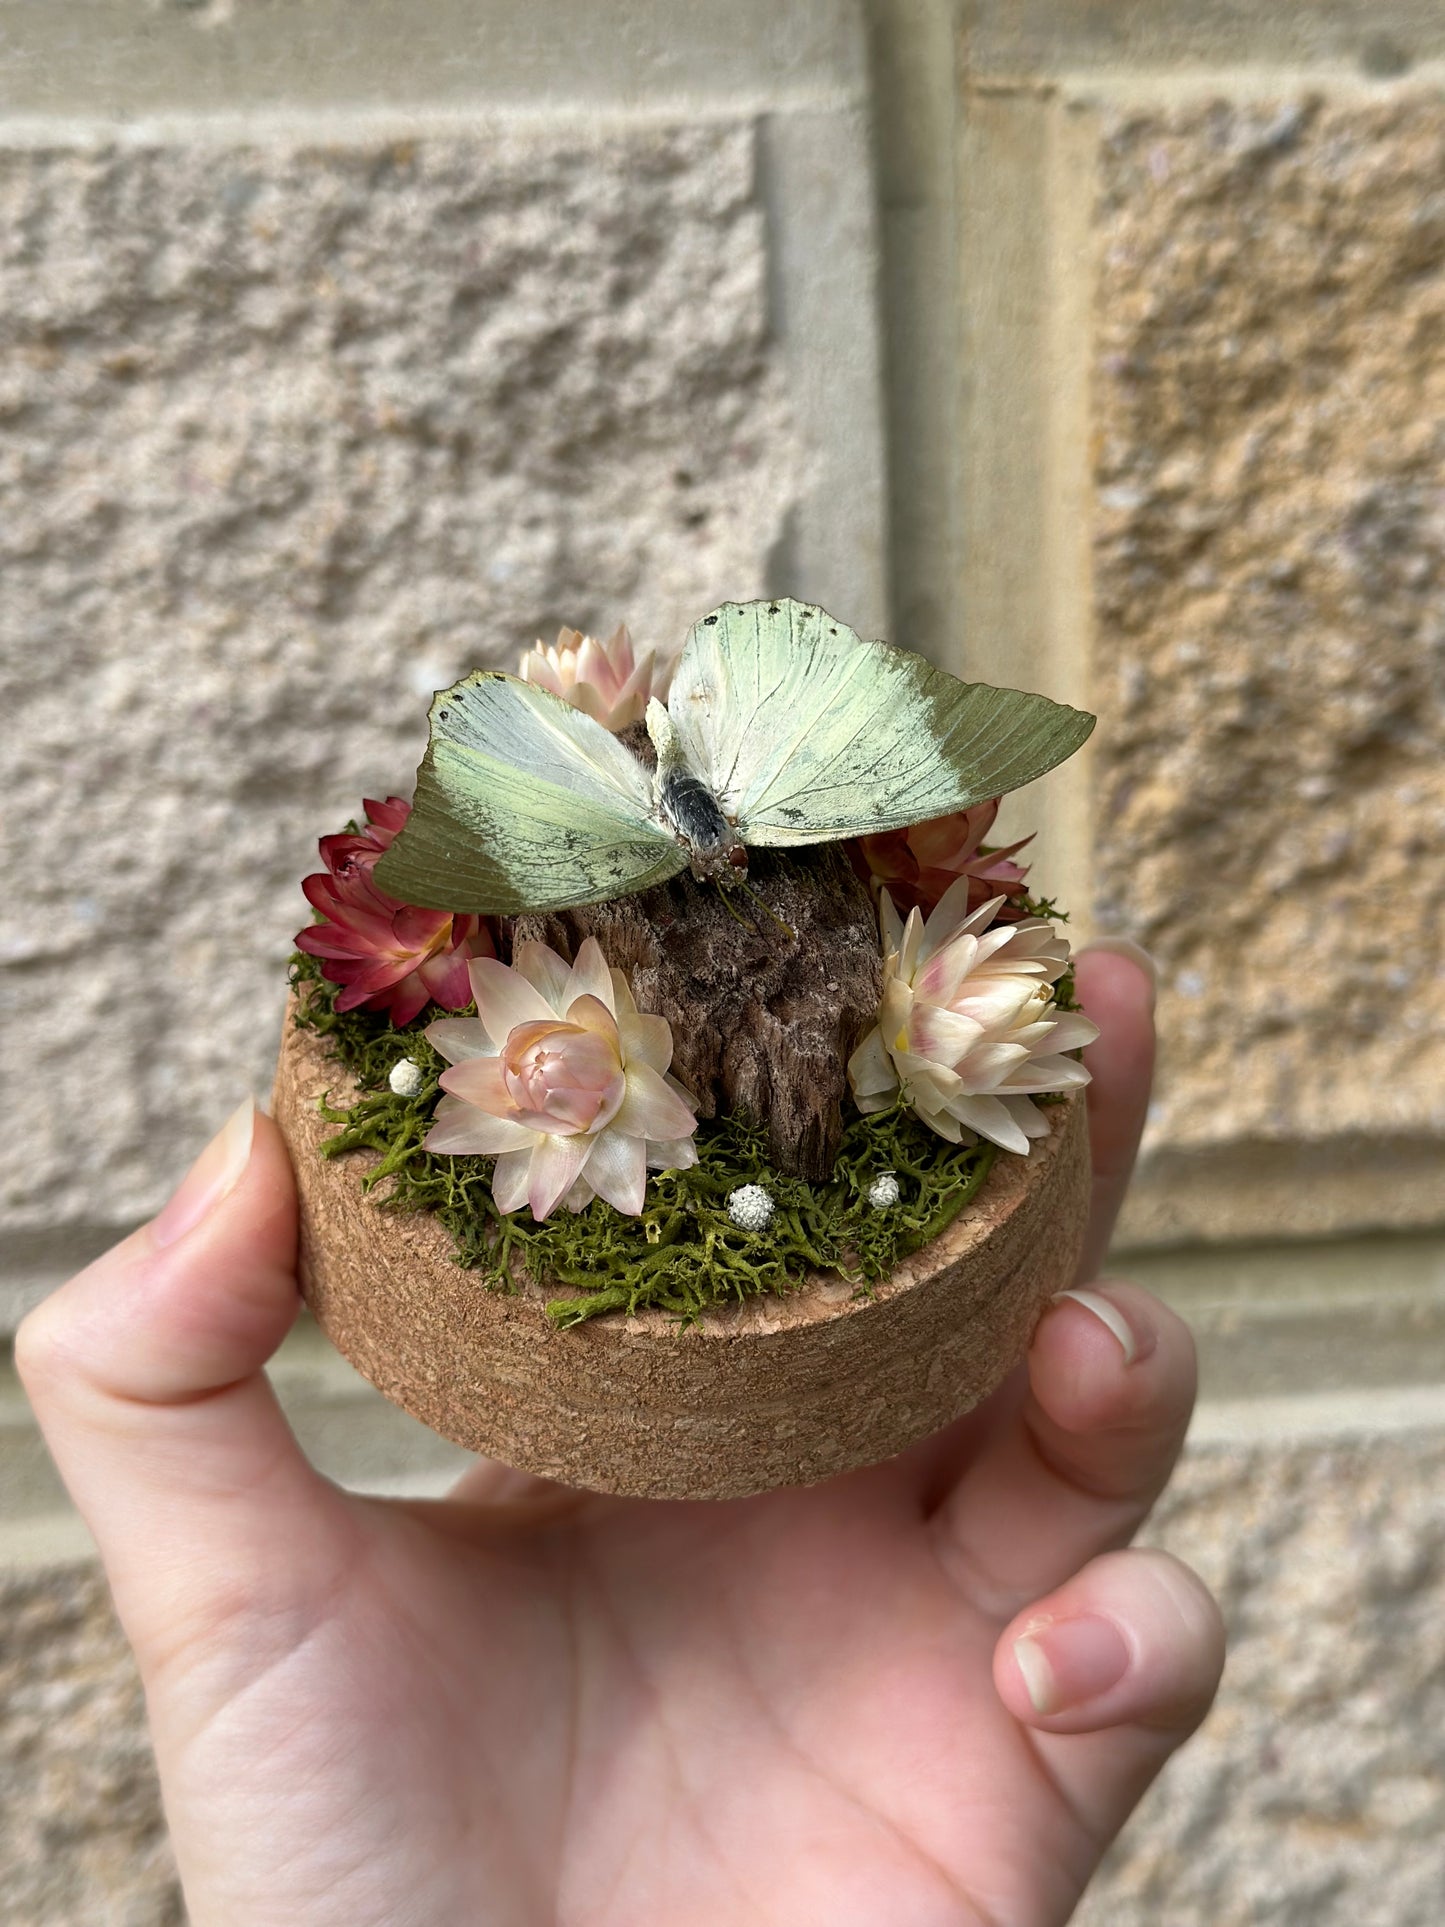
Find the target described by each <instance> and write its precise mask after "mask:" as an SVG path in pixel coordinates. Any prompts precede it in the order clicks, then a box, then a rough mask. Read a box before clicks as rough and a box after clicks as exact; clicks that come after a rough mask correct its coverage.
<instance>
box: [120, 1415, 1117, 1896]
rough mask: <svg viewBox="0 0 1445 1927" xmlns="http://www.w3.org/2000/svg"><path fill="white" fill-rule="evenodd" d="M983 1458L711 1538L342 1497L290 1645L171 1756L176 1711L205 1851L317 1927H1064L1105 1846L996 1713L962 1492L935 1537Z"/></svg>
mask: <svg viewBox="0 0 1445 1927" xmlns="http://www.w3.org/2000/svg"><path fill="white" fill-rule="evenodd" d="M1017 1404H1018V1390H1017V1388H1010V1389H1009V1390H1008V1391H1006V1392H1005V1393H1004V1394H1002V1395H1001V1396H1000V1398H999V1399H998V1400H997V1401H995V1408H994V1410H993V1412H991V1414H990V1415H989V1416H990V1418H991V1419H992V1421H993V1423H992V1430H993V1431H994V1432H1003V1431H1005V1430H1006V1429H1007V1426H1008V1422H1009V1421H1010V1420H1011V1419H1012V1416H1013V1408H1014V1407H1016V1406H1017ZM981 1434H983V1437H982V1438H980V1435H981ZM974 1441H977V1442H978V1444H979V1449H981V1450H983V1451H985V1452H986V1451H987V1450H988V1438H987V1434H986V1432H985V1430H984V1426H983V1425H981V1424H980V1423H979V1422H978V1421H975V1422H973V1423H972V1425H971V1426H970V1427H969V1428H967V1436H966V1437H965V1436H960V1435H958V1434H957V1433H956V1434H955V1435H954V1436H953V1437H951V1438H948V1439H946V1440H942V1441H935V1442H934V1443H933V1444H931V1445H930V1446H929V1447H927V1448H924V1449H923V1450H922V1451H920V1452H918V1453H915V1454H912V1455H909V1456H908V1457H907V1458H905V1459H903V1460H900V1461H896V1462H894V1463H893V1464H892V1465H890V1466H886V1467H881V1468H877V1469H876V1470H874V1471H871V1472H865V1473H861V1474H856V1475H854V1476H852V1477H851V1478H848V1479H843V1480H838V1481H835V1482H833V1483H832V1484H830V1485H828V1486H825V1487H822V1488H820V1489H818V1490H816V1491H813V1492H800V1493H785V1494H776V1495H773V1496H772V1497H770V1498H768V1499H765V1500H760V1501H752V1502H742V1503H734V1504H731V1505H724V1506H708V1505H666V1506H660V1505H653V1504H648V1503H637V1502H629V1501H611V1500H578V1501H574V1500H572V1499H571V1498H570V1497H569V1496H564V1495H560V1494H559V1495H557V1499H556V1501H555V1502H554V1501H552V1500H550V1499H549V1496H548V1493H547V1489H546V1488H541V1487H539V1488H538V1489H537V1490H538V1498H537V1500H536V1502H535V1506H534V1504H533V1503H529V1502H524V1503H523V1504H522V1505H521V1506H520V1507H519V1508H518V1512H519V1516H518V1517H517V1518H516V1519H515V1521H513V1522H511V1523H508V1524H499V1522H498V1516H497V1512H496V1510H495V1509H494V1508H489V1509H487V1510H486V1511H477V1510H475V1509H474V1508H470V1507H468V1506H466V1505H465V1504H464V1503H463V1504H461V1505H458V1506H457V1507H455V1508H453V1509H452V1510H451V1511H450V1513H444V1512H442V1511H441V1509H440V1508H437V1507H431V1506H422V1507H413V1506H405V1505H392V1504H386V1503H375V1502H369V1501H358V1500H350V1499H347V1498H344V1497H343V1496H341V1495H339V1494H329V1493H328V1495H327V1499H326V1502H325V1510H324V1519H325V1528H326V1529H325V1530H324V1531H323V1532H320V1533H318V1530H317V1528H318V1525H319V1524H320V1523H321V1521H320V1520H319V1519H318V1518H317V1517H315V1516H312V1517H311V1518H310V1519H309V1520H307V1521H304V1522H300V1521H298V1525H302V1526H304V1539H303V1543H306V1544H308V1545H309V1547H310V1556H308V1557H307V1558H306V1559H305V1560H304V1561H303V1562H301V1563H299V1564H298V1563H296V1562H294V1561H293V1562H292V1563H291V1564H290V1565H288V1566H287V1567H286V1568H285V1569H284V1570H285V1572H286V1574H287V1576H288V1577H289V1578H291V1579H299V1580H301V1581H302V1584H301V1585H300V1586H299V1587H298V1588H296V1589H295V1590H294V1591H290V1592H288V1594H287V1595H286V1596H284V1597H277V1598H271V1599H268V1600H267V1601H266V1602H265V1612H264V1615H263V1616H262V1622H261V1623H262V1624H265V1625H272V1626H275V1627H277V1628H282V1629H284V1634H283V1643H282V1644H281V1646H280V1647H279V1648H278V1649H275V1650H266V1649H264V1647H263V1646H262V1644H261V1642H260V1641H259V1640H258V1632H257V1623H256V1621H255V1619H253V1618H251V1617H250V1616H248V1618H247V1620H246V1622H245V1623H244V1625H243V1627H242V1628H241V1629H240V1630H241V1633H242V1637H241V1639H240V1640H239V1641H238V1643H237V1651H236V1654H235V1668H236V1670H235V1671H234V1672H232V1670H231V1668H230V1667H229V1666H228V1667H224V1668H222V1669H221V1673H220V1677H221V1678H222V1680H223V1681H224V1684H223V1686H222V1687H221V1690H220V1691H219V1692H217V1691H214V1690H211V1691H208V1690H207V1684H206V1682H207V1681H214V1680H216V1678H217V1642H216V1638H215V1636H214V1633H213V1632H212V1631H211V1630H210V1629H208V1630H207V1632H206V1635H205V1637H203V1638H201V1639H200V1640H198V1642H197V1664H196V1668H195V1670H194V1671H193V1670H192V1668H191V1667H189V1666H187V1665H184V1664H182V1665H180V1666H179V1667H177V1668H175V1669H173V1670H172V1671H171V1673H170V1681H171V1685H170V1687H169V1689H168V1690H167V1691H166V1692H165V1693H163V1694H162V1695H160V1696H156V1695H154V1694H153V1708H152V1710H153V1718H154V1719H155V1720H156V1722H157V1726H158V1730H159V1732H160V1734H161V1739H162V1745H163V1746H164V1745H165V1743H166V1740H167V1738H168V1735H169V1729H170V1727H171V1719H172V1713H173V1712H174V1714H175V1715H176V1723H177V1726H178V1727H180V1728H182V1729H184V1731H185V1734H186V1738H185V1740H184V1742H183V1743H182V1744H180V1745H178V1747H177V1760H176V1770H177V1773H178V1775H179V1777H180V1778H181V1781H182V1783H183V1784H184V1785H185V1786H186V1787H187V1788H188V1792H189V1797H190V1801H191V1803H192V1805H193V1810H194V1811H195V1812H196V1814H197V1816H198V1817H199V1819H200V1822H201V1826H202V1828H203V1829H204V1831H206V1832H207V1833H212V1832H214V1831H216V1830H217V1829H220V1830H222V1831H226V1830H229V1829H230V1828H231V1827H232V1826H234V1825H236V1824H239V1822H240V1820H241V1817H242V1816H243V1815H245V1816H250V1818H251V1820H252V1821H253V1822H254V1820H255V1819H256V1818H257V1817H258V1816H259V1817H261V1818H262V1820H263V1830H264V1835H265V1837H266V1838H267V1840H268V1841H269V1842H271V1845H272V1853H273V1854H275V1855H277V1856H278V1857H279V1858H280V1860H281V1861H282V1863H283V1864H284V1865H285V1867H286V1868H287V1870H288V1874H287V1878H288V1882H289V1883H290V1884H289V1887H288V1893H289V1902H290V1904H291V1905H293V1906H294V1905H296V1904H297V1903H298V1902H299V1901H301V1900H302V1899H303V1898H305V1900H306V1901H307V1905H308V1911H307V1912H306V1913H305V1915H304V1918H306V1919H307V1920H308V1922H309V1921H311V1920H313V1919H314V1920H316V1921H318V1922H320V1921H323V1920H324V1921H328V1922H329V1921H331V1920H333V1919H334V1920H335V1921H337V1922H338V1923H339V1922H343V1921H344V1922H347V1923H353V1922H356V1921H358V1920H361V1919H366V1920H375V1921H391V1920H393V1919H405V1918H408V1917H409V1916H408V1915H407V1914H406V1912H405V1907H406V1906H407V1905H409V1904H413V1905H414V1904H415V1903H416V1899H417V1896H418V1895H419V1894H421V1893H426V1894H427V1895H428V1896H429V1900H428V1905H427V1907H426V1908H424V1909H423V1910H422V1911H420V1912H418V1913H417V1915H416V1918H418V1919H423V1920H439V1921H452V1920H456V1921H459V1922H460V1921H464V1920H472V1919H478V1920H480V1919H483V1918H485V1919H487V1920H498V1921H507V1920H513V1919H516V1920H531V1919H534V1918H543V1919H549V1918H562V1919H567V1920H572V1919H578V1920H586V1921H589V1922H591V1921H596V1922H599V1923H600V1922H610V1921H613V1920H616V1921H619V1922H620V1921H627V1922H633V1921H638V1920H658V1921H674V1920H687V1921H688V1922H697V1923H703V1922H706V1921H712V1920H716V1921H719V1922H722V1921H728V1922H733V1921H739V1920H754V1919H756V1920H758V1921H769V1920H777V1921H780V1922H782V1921H786V1922H790V1923H792V1922H797V1921H801V1920H809V1921H810V1920H819V1921H823V1920H826V1921H828V1922H830V1923H833V1922H839V1923H841V1922H847V1921H849V1920H854V1919H856V1920H858V1921H860V1922H877V1921H879V1920H881V1919H884V1918H886V1919H888V1920H889V1921H890V1922H894V1921H897V1922H905V1921H913V1920H918V1921H932V1920H939V1921H943V1920H948V1921H950V1922H955V1921H957V1922H965V1921H968V1920H971V1919H973V1918H975V1917H978V1918H1000V1919H1003V1920H1006V1921H1009V1922H1010V1923H1015V1922H1016V1923H1019V1924H1020V1927H1022V1924H1023V1923H1026V1922H1029V1921H1033V1920H1047V1919H1055V1918H1059V1917H1060V1906H1061V1901H1062V1899H1063V1897H1064V1896H1067V1895H1071V1894H1073V1893H1075V1892H1077V1890H1078V1889H1079V1887H1080V1886H1081V1885H1082V1883H1083V1880H1084V1878H1085V1877H1086V1876H1087V1873H1088V1871H1089V1869H1090V1867H1091V1866H1092V1864H1093V1861H1094V1860H1095V1858H1096V1857H1097V1853H1098V1851H1099V1845H1100V1843H1099V1842H1097V1841H1095V1840H1094V1839H1092V1838H1090V1837H1089V1836H1088V1834H1087V1831H1086V1830H1082V1829H1081V1828H1080V1826H1079V1824H1078V1822H1077V1821H1076V1820H1075V1819H1074V1818H1073V1817H1072V1816H1071V1815H1070V1814H1069V1812H1068V1809H1067V1805H1066V1802H1065V1801H1064V1799H1063V1797H1062V1795H1061V1794H1060V1792H1059V1790H1058V1788H1057V1787H1056V1785H1055V1783H1054V1781H1053V1780H1052V1778H1051V1777H1050V1774H1049V1771H1048V1767H1047V1762H1046V1760H1044V1759H1043V1757H1042V1756H1041V1753H1040V1750H1039V1748H1038V1736H1037V1735H1035V1734H1033V1733H1031V1732H1029V1731H1028V1730H1027V1729H1026V1728H1024V1727H1022V1726H1020V1725H1019V1724H1018V1723H1017V1722H1016V1721H1015V1720H1014V1719H1013V1717H1012V1716H1011V1715H1010V1714H1009V1713H1008V1712H1007V1711H1006V1710H1005V1709H1004V1707H1003V1706H1002V1704H1001V1703H1000V1701H999V1698H998V1695H997V1693H996V1691H995V1689H994V1686H993V1682H992V1678H991V1668H992V1658H993V1649H994V1646H995V1643H996V1642H997V1640H998V1637H999V1634H1000V1632H1001V1631H1002V1630H1003V1627H1004V1626H1005V1624H1006V1623H1007V1621H1008V1619H1009V1617H1010V1616H1011V1614H1012V1611H1013V1610H1014V1607H1015V1605H1016V1604H1017V1603H1019V1602H1018V1600H1017V1599H1016V1598H1014V1597H1013V1596H1012V1594H1008V1595H1005V1596H1002V1597H1000V1598H998V1599H997V1600H992V1601H990V1600H982V1599H980V1598H979V1597H978V1596H977V1594H978V1585H979V1582H978V1581H977V1578H976V1577H975V1575H976V1574H977V1572H978V1571H980V1570H981V1569H982V1568H983V1567H984V1566H985V1565H992V1564H994V1563H996V1560H995V1559H994V1558H987V1559H985V1558H983V1557H981V1556H980V1549H979V1548H978V1547H972V1546H970V1544H969V1540H968V1518H967V1501H966V1487H965V1488H964V1492H963V1494H962V1495H961V1497H962V1504H961V1506H958V1507H950V1506H945V1507H944V1508H943V1509H941V1510H936V1511H932V1512H931V1511H930V1509H929V1504H928V1501H929V1498H930V1487H932V1488H935V1489H936V1488H938V1487H939V1486H945V1487H946V1486H947V1485H948V1483H949V1482H951V1480H952V1477H953V1474H954V1473H955V1472H956V1470H957V1465H956V1464H955V1463H954V1461H955V1459H956V1458H957V1457H966V1455H967V1452H968V1447H969V1443H970V1442H974ZM995 1449H996V1448H995ZM549 1513H551V1514H552V1516H551V1517H550V1518H549V1516H548V1515H549ZM443 1520H444V1521H445V1523H441V1521H443ZM277 1525H278V1529H283V1522H277ZM283 1536H284V1531H283ZM982 1536H983V1537H985V1538H986V1537H987V1534H986V1532H985V1533H984V1534H983V1535H982ZM971 1581H972V1583H971ZM176 1737H177V1739H178V1740H179V1739H180V1733H179V1732H178V1733H177V1735H176ZM339 1762H344V1770H342V1771H340V1772H338V1771H337V1766H338V1763H339ZM323 1767H324V1768H325V1771H322V1768H323ZM317 1789H320V1795H319V1797H318V1793H317ZM298 1791H299V1792H300V1794H301V1797H300V1798H298ZM499 1808H500V1810H501V1815H502V1824H501V1825H498V1824H497V1822H498V1817H499ZM1040 1837H1048V1838H1050V1839H1052V1840H1053V1841H1054V1842H1055V1843H1056V1848H1064V1849H1067V1851H1057V1850H1056V1851H1055V1852H1054V1853H1053V1854H1052V1855H1051V1856H1050V1857H1049V1859H1048V1860H1047V1861H1045V1862H1044V1863H1043V1864H1040V1860H1039V1856H1038V1855H1037V1852H1036V1851H1035V1849H1034V1846H1033V1843H1034V1842H1035V1841H1036V1840H1037V1839H1038V1838H1040ZM463 1840H466V1841H469V1842H472V1843H473V1846H472V1849H471V1850H470V1851H468V1852H467V1853H465V1854H462V1855H458V1853H457V1851H456V1849H457V1846H458V1843H459V1842H460V1841H463ZM388 1843H389V1844H388ZM185 1845H186V1843H185V1842H182V1847H183V1851H184V1847H185ZM267 1861H268V1864H266V1865H264V1866H258V1867H257V1868H256V1874H257V1876H258V1877H259V1879H260V1883H261V1884H260V1886H259V1888H258V1890H257V1891H254V1892H252V1893H249V1894H247V1895H246V1896H245V1900H246V1905H245V1907H244V1908H243V1909H242V1911H241V1913H240V1915H239V1917H241V1918H245V1919H247V1920H259V1919H269V1918H270V1917H271V1916H270V1914H269V1913H267V1912H266V1911H265V1910H266V1908H267V1907H268V1906H270V1907H272V1908H277V1907H278V1902H280V1901H281V1899H282V1897H281V1896H280V1895H278V1894H276V1893H275V1891H274V1864H275V1863H274V1860H273V1859H272V1857H271V1855H268V1857H267ZM388 1893H389V1894H390V1896H391V1897H390V1900H389V1901H388V1900H386V1898H385V1896H386V1895H387V1894H388ZM975 1894H977V1895H980V1896H986V1899H979V1900H977V1901H975V1900H974V1899H973V1898H972V1896H973V1895H975ZM885 1895H886V1896H887V1897H888V1898H887V1902H886V1906H885V1902H884V1898H883V1897H884V1896H885ZM238 1898H239V1896H238ZM311 1908H315V1909H317V1911H315V1912H312V1911H309V1909H311ZM276 1917H277V1918H281V1917H284V1908H280V1909H278V1911H277V1916H276Z"/></svg>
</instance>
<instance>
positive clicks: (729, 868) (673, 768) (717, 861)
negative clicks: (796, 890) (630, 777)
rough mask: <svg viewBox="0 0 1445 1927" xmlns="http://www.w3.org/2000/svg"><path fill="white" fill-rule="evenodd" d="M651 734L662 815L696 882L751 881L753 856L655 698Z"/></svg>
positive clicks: (649, 715)
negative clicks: (688, 757)
mask: <svg viewBox="0 0 1445 1927" xmlns="http://www.w3.org/2000/svg"><path fill="white" fill-rule="evenodd" d="M647 733H648V735H649V736H651V738H652V746H653V748H654V749H655V750H656V751H657V774H656V777H655V783H654V794H655V796H656V801H657V813H658V815H659V816H660V817H661V819H662V821H663V822H664V823H665V824H666V825H667V827H668V829H669V830H671V831H672V833H673V835H674V836H675V837H676V838H677V839H678V841H679V842H680V843H682V844H683V845H684V846H685V847H686V849H687V853H688V861H689V863H690V864H691V866H692V873H693V875H694V876H695V877H697V878H699V879H702V878H704V877H711V878H712V879H713V880H714V881H716V880H718V879H719V878H724V877H745V876H746V875H747V869H748V853H747V849H746V846H745V845H744V843H743V840H742V838H741V837H740V836H739V835H738V833H737V831H736V830H735V829H734V828H733V826H732V824H731V823H729V822H728V820H727V818H726V816H724V814H723V811H722V806H721V804H720V803H719V802H718V800H717V798H716V796H714V795H713V793H712V791H711V790H710V789H709V788H708V786H707V784H706V783H704V782H703V780H702V778H701V777H700V776H699V775H697V773H696V772H695V771H694V770H691V769H689V768H688V766H687V764H686V762H685V761H684V759H683V754H682V745H681V744H680V743H679V742H678V739H677V731H676V729H675V728H674V727H673V723H672V718H671V717H670V716H669V715H668V713H667V711H666V710H665V709H664V708H663V706H662V704H661V703H659V702H658V701H657V700H656V699H655V698H654V700H653V701H652V702H650V703H649V704H648V706H647Z"/></svg>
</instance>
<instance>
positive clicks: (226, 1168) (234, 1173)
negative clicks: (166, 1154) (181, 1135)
mask: <svg viewBox="0 0 1445 1927" xmlns="http://www.w3.org/2000/svg"><path fill="white" fill-rule="evenodd" d="M255 1133H256V1100H255V1099H254V1098H251V1097H248V1098H245V1099H244V1100H243V1101H242V1102H241V1103H240V1104H238V1105H237V1106H236V1108H235V1110H234V1111H232V1113H231V1115H230V1116H229V1117H228V1118H227V1119H226V1121H225V1123H224V1124H223V1125H222V1126H221V1128H220V1130H219V1131H218V1132H217V1133H216V1135H215V1136H214V1137H213V1138H212V1139H211V1141H210V1143H209V1144H208V1145H207V1146H206V1148H205V1150H204V1151H202V1153H201V1155H200V1156H199V1157H198V1158H197V1159H196V1161H195V1163H194V1164H193V1165H192V1166H191V1168H190V1170H189V1171H187V1173H186V1175H185V1176H184V1177H183V1178H182V1179H181V1182H180V1186H179V1188H178V1189H177V1190H176V1191H175V1193H174V1194H173V1195H172V1197H171V1198H170V1200H169V1202H168V1203H167V1204H165V1205H163V1206H162V1207H161V1210H160V1212H159V1213H158V1215H157V1216H156V1218H155V1219H154V1221H153V1222H152V1224H151V1240H152V1242H153V1243H155V1244H158V1245H173V1244H174V1243H175V1241H176V1239H177V1238H183V1237H184V1236H185V1235H186V1233H187V1232H188V1231H194V1229H195V1228H196V1226H197V1225H198V1224H199V1223H200V1222H201V1219H202V1218H204V1217H205V1216H206V1214H207V1212H208V1211H212V1210H214V1208H215V1207H216V1206H217V1205H218V1204H219V1203H220V1202H221V1200H222V1198H224V1197H225V1196H226V1194H227V1192H229V1191H231V1190H233V1189H234V1188H235V1185H236V1182H237V1180H238V1179H239V1178H240V1175H241V1173H242V1172H243V1171H244V1170H245V1168H246V1166H247V1165H248V1164H249V1163H250V1161H251V1142H252V1139H253V1138H254V1136H255Z"/></svg>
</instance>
